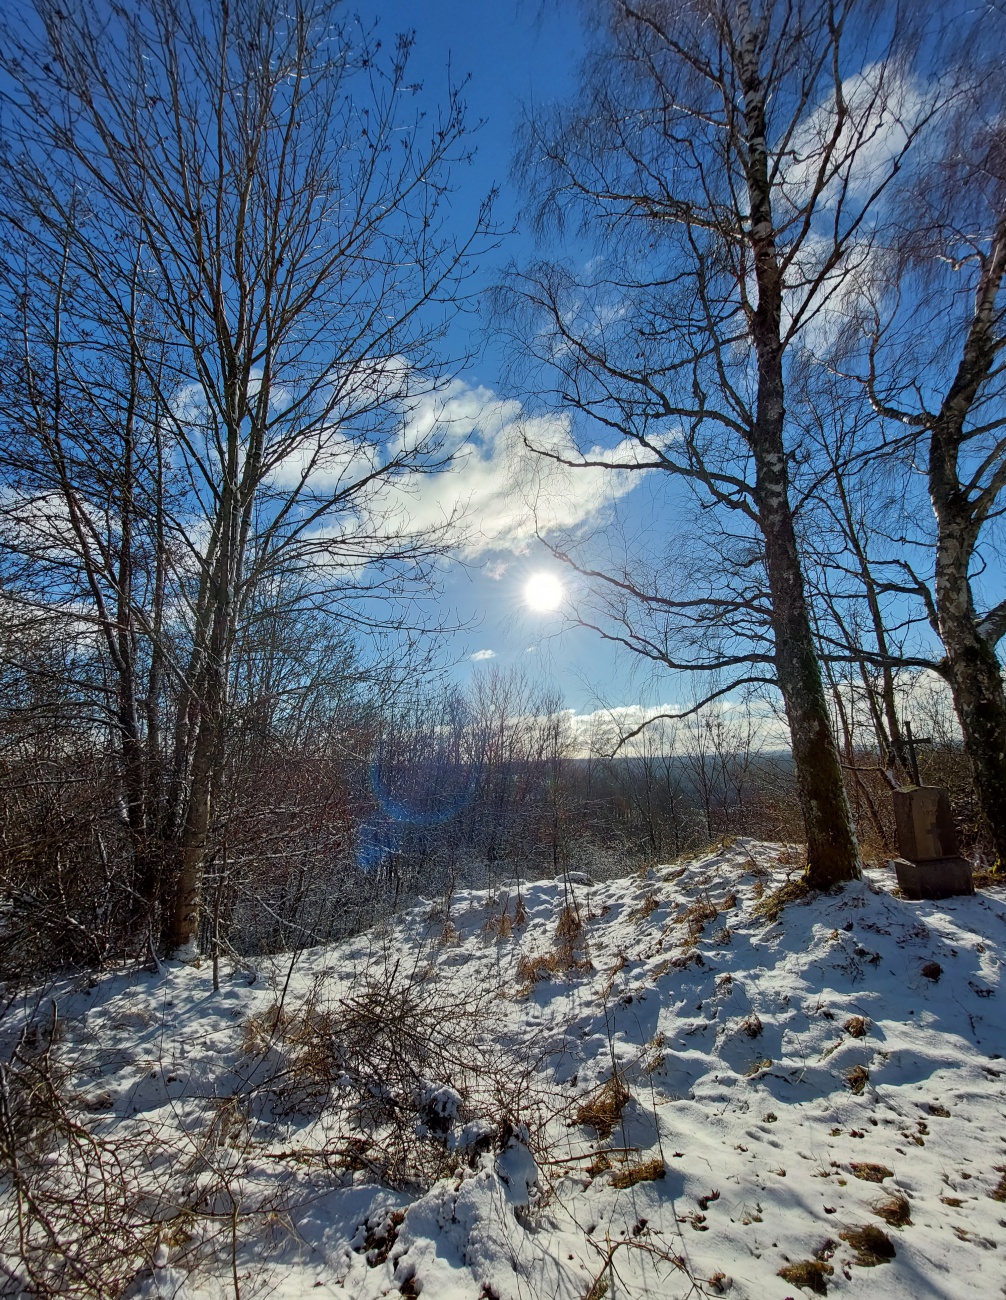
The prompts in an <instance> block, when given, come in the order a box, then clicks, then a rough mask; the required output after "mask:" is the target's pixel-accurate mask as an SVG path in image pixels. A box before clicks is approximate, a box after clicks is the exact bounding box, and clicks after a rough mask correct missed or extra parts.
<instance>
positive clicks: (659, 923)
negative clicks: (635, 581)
mask: <svg viewBox="0 0 1006 1300" xmlns="http://www.w3.org/2000/svg"><path fill="white" fill-rule="evenodd" d="M797 863H798V856H797V855H796V853H795V851H793V850H785V849H783V848H781V847H780V846H778V845H770V844H761V843H755V842H752V841H735V842H733V843H731V844H728V845H726V846H724V847H722V848H719V849H717V850H715V851H713V852H710V853H707V854H705V855H702V856H699V857H694V858H691V859H688V860H682V861H680V862H678V863H675V864H673V865H671V866H668V867H662V868H658V869H656V870H654V871H651V872H649V873H648V874H647V875H646V876H645V877H639V876H634V877H629V878H627V879H622V880H610V881H606V882H604V883H600V884H595V883H591V882H589V881H588V880H587V878H586V877H585V876H580V875H578V874H577V873H575V872H574V873H572V877H571V878H568V879H562V878H560V879H557V880H548V881H540V882H537V883H534V884H530V885H525V886H524V887H523V889H522V891H521V894H520V897H519V899H518V896H517V894H516V893H514V892H511V894H510V895H509V896H507V895H506V894H504V895H502V896H501V895H499V894H497V895H494V896H489V895H487V894H486V893H485V892H484V891H472V892H466V893H459V894H456V895H455V896H454V897H453V899H452V900H450V904H449V907H447V908H446V909H445V905H444V904H443V903H440V904H428V905H424V906H423V907H421V908H417V909H414V910H413V911H411V912H409V913H408V914H406V915H405V916H403V917H401V918H399V919H398V920H397V921H396V922H394V923H393V924H392V925H390V926H387V927H384V928H383V929H381V930H378V931H372V932H369V933H368V934H365V935H361V936H358V937H356V938H355V939H353V940H350V941H347V942H345V943H342V944H340V945H337V946H334V947H330V948H323V949H313V950H310V951H308V952H305V953H303V954H301V955H300V956H299V957H298V958H297V959H296V960H295V961H294V962H292V963H291V962H290V961H289V960H287V959H274V960H271V961H270V963H268V964H266V965H263V966H261V967H260V968H259V970H258V971H257V972H248V971H243V970H235V971H232V970H231V969H230V967H229V966H227V965H226V964H224V965H223V966H222V968H221V972H220V985H221V987H220V990H219V992H214V991H213V988H212V975H211V970H210V968H209V966H208V965H205V964H204V965H203V966H201V967H199V968H196V967H192V966H181V965H177V966H175V965H173V966H170V967H168V968H167V969H165V970H163V971H160V972H157V973H151V974H144V973H133V974H130V975H129V976H114V977H113V976H109V977H103V978H101V979H100V980H97V981H90V985H91V986H90V987H87V986H86V985H87V983H88V982H87V981H80V982H78V984H77V985H75V986H67V987H63V988H61V989H59V990H57V991H56V1002H57V1013H58V1017H59V1019H60V1021H61V1023H62V1033H61V1034H58V1035H57V1042H56V1046H55V1047H54V1048H53V1052H54V1054H55V1056H56V1058H57V1059H58V1061H59V1063H60V1066H61V1068H64V1069H65V1070H66V1071H67V1074H66V1077H65V1079H64V1080H63V1082H62V1084H61V1088H62V1091H63V1094H64V1095H65V1096H66V1097H67V1098H69V1099H70V1105H71V1106H72V1107H73V1108H74V1114H75V1115H77V1116H78V1117H80V1118H81V1120H82V1122H84V1123H86V1126H87V1128H88V1129H89V1130H90V1132H91V1133H93V1134H94V1135H95V1137H96V1138H97V1139H99V1140H102V1141H104V1142H105V1144H106V1146H105V1148H103V1150H106V1151H111V1150H112V1149H113V1148H115V1149H119V1148H121V1151H122V1152H123V1153H125V1154H124V1155H123V1156H122V1159H123V1160H124V1161H125V1164H126V1166H127V1167H128V1170H129V1171H130V1172H129V1174H128V1177H129V1178H131V1179H139V1180H140V1181H141V1182H142V1181H143V1180H144V1179H146V1180H147V1184H148V1186H147V1192H148V1197H147V1200H148V1202H149V1204H146V1208H145V1209H144V1210H143V1214H144V1215H146V1218H147V1219H148V1220H153V1219H156V1218H157V1217H158V1214H160V1216H161V1217H162V1218H167V1217H168V1212H167V1211H165V1209H164V1207H165V1205H166V1204H167V1201H168V1199H169V1197H170V1198H175V1199H176V1201H177V1204H178V1206H179V1207H180V1209H181V1213H180V1216H179V1217H178V1218H177V1219H176V1220H174V1221H173V1223H169V1225H168V1227H167V1228H165V1229H164V1231H163V1232H161V1233H159V1235H158V1237H157V1238H155V1237H150V1236H149V1234H148V1238H147V1247H146V1249H147V1252H148V1253H147V1267H146V1268H141V1269H140V1271H139V1272H138V1273H137V1276H136V1279H135V1281H134V1283H133V1286H132V1288H131V1293H132V1294H140V1295H143V1296H146V1297H154V1296H162V1297H165V1300H166V1298H167V1297H169V1296H177V1300H181V1297H182V1296H185V1297H188V1298H190V1300H203V1298H204V1297H206V1298H207V1300H208V1298H209V1297H214V1298H215V1297H217V1296H226V1295H231V1296H233V1295H235V1293H236V1292H237V1293H238V1294H239V1295H240V1296H241V1297H243V1298H244V1300H250V1298H251V1297H258V1296H273V1297H276V1298H277V1300H287V1298H292V1297H299V1296H307V1295H311V1296H314V1295H319V1296H326V1295H331V1296H341V1297H354V1298H355V1300H372V1298H376V1297H378V1296H385V1295H391V1296H396V1295H398V1294H404V1295H423V1296H424V1297H426V1298H427V1300H469V1298H470V1300H479V1298H480V1297H481V1298H482V1300H491V1298H495V1300H518V1298H520V1300H537V1298H538V1297H557V1298H561V1300H586V1298H587V1297H589V1298H590V1300H600V1297H601V1296H605V1297H637V1296H638V1297H643V1296H647V1297H668V1298H670V1297H684V1296H688V1295H696V1294H699V1295H701V1294H708V1295H718V1294H728V1295H730V1296H732V1297H737V1298H738V1300H740V1298H741V1297H747V1298H749V1300H775V1298H778V1300H783V1298H784V1297H787V1296H793V1297H795V1296H798V1295H800V1294H801V1293H802V1292H801V1286H802V1287H803V1288H804V1292H803V1293H806V1292H807V1290H808V1289H815V1290H817V1291H818V1293H821V1294H823V1293H824V1288H825V1287H827V1289H828V1293H829V1294H849V1295H859V1296H864V1297H866V1296H869V1297H875V1296H880V1295H883V1296H885V1297H892V1298H893V1297H906V1298H907V1297H929V1296H934V1297H948V1298H953V1300H959V1298H963V1297H972V1296H973V1297H989V1296H993V1297H994V1296H1000V1295H1003V1294H1006V1288H1004V1279H1006V1201H1004V1199H1003V1198H1006V1190H1004V1189H1006V1176H1004V1174H1003V1172H1002V1171H1003V1170H1004V1169H1006V1060H1004V1059H1003V1056H1004V1054H1006V1024H1004V1017H1003V1010H1002V1004H1001V997H1002V992H1003V991H1002V989H1001V971H1002V962H1003V955H1004V951H1006V891H1004V890H1003V889H1002V888H996V889H993V890H986V891H982V892H979V893H978V894H977V895H976V896H975V897H973V898H958V899H951V900H948V901H946V902H943V903H918V902H909V901H907V900H905V899H902V898H899V897H896V896H895V895H894V894H893V893H892V890H893V887H894V878H893V873H889V872H887V871H871V872H869V873H868V878H867V880H866V881H865V882H864V883H862V884H856V885H851V886H847V887H845V888H843V889H842V890H841V891H839V892H837V893H835V894H833V895H830V896H825V897H818V898H815V899H813V900H812V901H810V902H799V901H798V902H793V903H790V904H788V905H787V906H786V907H785V909H784V910H783V911H782V913H781V916H780V917H779V919H778V920H772V919H770V917H769V916H767V915H765V913H764V910H762V911H759V903H760V902H761V903H762V904H763V903H764V900H765V898H767V897H768V896H769V895H771V894H772V892H773V891H774V890H775V889H776V888H778V887H779V886H780V885H781V884H782V883H784V882H785V881H786V880H787V879H788V878H790V877H791V876H792V875H793V874H794V872H795V870H796V864H797ZM557 932H558V933H557ZM278 1006H281V1008H282V1009H281V1010H280V1011H277V1007H278ZM13 1016H14V1012H13V1011H11V1012H9V1013H8V1023H11V1017H13ZM410 1079H414V1086H413V1085H410V1084H409V1080H410ZM410 1086H411V1093H410V1091H409V1089H410ZM361 1089H362V1092H361ZM368 1096H369V1097H370V1098H371V1099H372V1101H373V1106H372V1108H371V1109H370V1110H368V1109H367V1105H362V1103H361V1097H362V1098H363V1100H364V1102H365V1101H366V1098H367V1097H368ZM368 1104H369V1103H368ZM382 1124H383V1125H384V1128H382ZM353 1125H355V1126H356V1127H355V1129H354V1128H353V1127H352V1126H353ZM354 1142H355V1145H354ZM116 1144H118V1147H117V1146H116ZM354 1152H355V1153H356V1156H354V1154H353V1153H354ZM382 1152H383V1153H384V1156H385V1157H386V1161H385V1164H386V1169H387V1172H388V1179H389V1180H390V1182H389V1181H387V1180H384V1181H382V1180H381V1179H380V1178H378V1176H377V1174H376V1173H375V1170H376V1169H377V1168H378V1166H379V1165H380V1163H381V1159H382V1156H381V1153H382ZM389 1152H390V1155H389V1154H388V1153H389ZM130 1153H132V1154H130ZM130 1160H132V1164H130V1163H129V1162H130ZM410 1162H412V1164H411V1166H410ZM354 1166H355V1168H354ZM65 1167H67V1168H68V1167H69V1166H65ZM59 1168H60V1166H59V1164H57V1166H56V1169H57V1171H58V1169H59ZM410 1170H411V1173H410ZM59 1176H60V1175H59V1174H58V1172H56V1173H52V1174H50V1175H49V1177H50V1181H52V1180H55V1179H57V1178H58V1177H59ZM410 1177H411V1178H414V1181H412V1182H410ZM997 1195H998V1197H999V1199H996V1197H997ZM155 1203H156V1206H159V1207H160V1208H159V1209H157V1208H156V1206H155V1208H154V1209H152V1208H151V1205H155ZM186 1207H187V1208H186ZM864 1227H867V1228H869V1229H871V1231H870V1232H867V1233H866V1234H861V1233H860V1231H859V1230H861V1229H862V1228H864ZM876 1230H880V1232H882V1233H883V1234H885V1235H884V1236H880V1235H878V1232H877V1231H876ZM843 1234H844V1235H843ZM85 1245H86V1243H82V1246H81V1249H82V1250H83V1249H84V1246H85ZM892 1253H893V1257H890V1256H891V1255H892ZM6 1264H7V1266H8V1268H9V1269H10V1270H11V1271H16V1270H17V1268H18V1261H17V1259H16V1256H13V1255H11V1254H9V1253H8V1255H7V1257H6ZM780 1270H782V1271H783V1272H782V1275H780Z"/></svg>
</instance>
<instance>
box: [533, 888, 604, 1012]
mask: <svg viewBox="0 0 1006 1300" xmlns="http://www.w3.org/2000/svg"><path fill="white" fill-rule="evenodd" d="M583 933H584V927H583V921H582V919H581V917H580V913H579V911H578V910H577V909H576V908H575V907H570V906H568V905H567V906H566V907H564V908H563V909H562V911H561V912H560V913H559V920H558V921H557V922H556V927H555V947H554V948H553V949H552V950H551V951H550V952H541V953H521V955H520V957H519V958H518V960H517V971H516V974H517V983H518V984H519V985H520V986H521V992H522V993H528V992H530V990H531V989H532V988H533V987H534V985H535V984H539V983H541V981H542V980H548V979H553V978H555V977H556V976H558V975H586V974H589V972H590V971H592V970H593V969H594V967H593V965H592V964H591V962H590V960H589V959H588V958H587V957H585V956H584V955H583V954H582V952H578V951H577V949H578V948H579V946H580V944H581V942H582V940H583Z"/></svg>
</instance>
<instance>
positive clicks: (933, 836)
mask: <svg viewBox="0 0 1006 1300" xmlns="http://www.w3.org/2000/svg"><path fill="white" fill-rule="evenodd" d="M892 794H893V797H894V821H895V824H896V826H897V835H898V852H899V853H900V854H901V856H900V857H899V858H895V859H894V868H895V870H896V871H897V873H898V885H899V887H900V889H901V892H902V893H903V894H904V896H905V897H906V898H932V899H935V898H953V897H954V895H955V894H973V893H974V892H975V886H974V880H973V879H972V875H971V863H970V862H968V861H967V859H966V858H962V857H961V856H960V847H959V845H958V842H957V831H956V829H955V827H954V820H953V817H952V816H951V813H950V800H949V799H948V798H947V792H946V790H941V789H940V788H939V787H938V786H935V785H916V786H911V787H909V788H908V789H907V790H894V791H893V792H892Z"/></svg>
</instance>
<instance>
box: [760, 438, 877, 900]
mask: <svg viewBox="0 0 1006 1300" xmlns="http://www.w3.org/2000/svg"><path fill="white" fill-rule="evenodd" d="M760 450H761V454H760V455H759V454H758V451H759V449H756V453H755V459H756V462H757V465H758V480H757V489H758V505H759V518H760V522H761V529H762V533H763V535H764V538H765V567H766V570H767V573H768V581H769V589H770V591H771V593H772V630H773V633H774V636H775V663H776V673H777V676H778V681H779V689H780V691H781V692H782V697H783V700H784V702H785V705H786V718H787V721H788V722H789V732H790V737H791V740H792V744H793V764H794V767H795V770H796V784H797V791H798V794H799V799H800V810H801V812H802V814H803V821H804V826H805V829H806V832H807V881H808V884H810V885H811V886H812V887H813V888H815V889H830V888H831V887H832V886H833V885H837V884H840V883H841V882H842V881H844V880H858V879H860V877H861V875H862V871H861V869H860V863H859V848H858V846H857V844H856V836H855V832H854V831H853V826H852V813H851V811H850V809H849V801H848V798H847V797H846V793H845V782H844V780H843V779H842V767H841V763H840V762H839V757H838V749H837V746H836V744H835V737H834V734H833V732H832V729H831V719H830V717H829V714H828V704H827V698H826V696H825V692H824V682H823V681H822V678H821V666H820V662H819V660H818V657H817V648H816V646H815V644H814V633H813V628H812V627H811V621H810V613H809V611H808V608H807V598H806V593H805V588H804V580H803V571H802V569H801V566H800V557H799V553H798V551H797V545H796V535H795V532H794V529H793V516H792V511H791V509H790V505H789V494H788V483H787V474H786V461H785V457H784V455H783V452H782V439H781V437H780V438H779V439H778V443H777V450H776V451H775V452H766V451H765V449H764V448H762V449H760Z"/></svg>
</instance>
